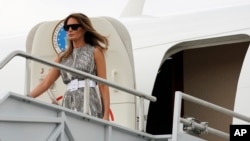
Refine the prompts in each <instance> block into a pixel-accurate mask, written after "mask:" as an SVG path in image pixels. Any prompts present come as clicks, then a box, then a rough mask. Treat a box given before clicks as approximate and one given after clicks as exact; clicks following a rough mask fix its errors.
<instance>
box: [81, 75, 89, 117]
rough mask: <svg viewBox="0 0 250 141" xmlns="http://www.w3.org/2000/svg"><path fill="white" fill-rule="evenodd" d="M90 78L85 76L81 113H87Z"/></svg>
mask: <svg viewBox="0 0 250 141" xmlns="http://www.w3.org/2000/svg"><path fill="white" fill-rule="evenodd" d="M89 81H90V80H89V79H88V78H87V79H85V87H84V102H83V113H84V114H90V113H89V86H90V85H89V83H90V82H89Z"/></svg>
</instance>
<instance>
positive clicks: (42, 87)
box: [28, 58, 60, 98]
mask: <svg viewBox="0 0 250 141" xmlns="http://www.w3.org/2000/svg"><path fill="white" fill-rule="evenodd" d="M55 62H59V58H56V59H55ZM59 76H60V70H59V69H57V68H51V70H50V71H49V73H48V74H47V75H46V77H45V78H44V80H42V81H41V82H40V83H39V84H38V85H37V86H36V87H35V88H34V89H33V90H32V91H31V92H30V94H29V95H28V96H30V97H34V98H35V97H38V96H40V95H41V94H42V93H44V92H45V91H46V90H48V89H49V88H50V86H52V85H53V84H54V82H55V81H56V80H57V78H58V77H59Z"/></svg>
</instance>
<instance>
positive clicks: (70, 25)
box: [29, 13, 110, 120]
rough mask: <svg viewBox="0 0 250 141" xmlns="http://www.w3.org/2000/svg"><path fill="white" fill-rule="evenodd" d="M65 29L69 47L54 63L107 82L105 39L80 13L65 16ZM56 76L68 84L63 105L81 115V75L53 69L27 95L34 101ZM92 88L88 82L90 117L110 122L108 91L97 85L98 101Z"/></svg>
mask: <svg viewBox="0 0 250 141" xmlns="http://www.w3.org/2000/svg"><path fill="white" fill-rule="evenodd" d="M64 30H65V31H66V32H67V36H68V47H67V50H66V51H65V52H62V53H61V54H60V55H59V56H58V57H57V58H56V59H55V62H57V63H61V64H63V65H66V66H69V67H72V68H75V69H78V70H81V71H84V72H87V73H90V74H93V75H97V76H98V77H101V78H104V79H106V63H105V58H104V51H105V50H107V46H108V39H107V38H106V37H105V36H102V35H101V34H99V33H97V32H96V30H95V29H94V28H93V26H92V24H91V21H90V19H89V18H88V17H87V16H86V15H84V14H82V13H73V14H71V15H69V16H68V17H66V18H65V20H64ZM59 76H61V77H62V79H63V82H64V83H65V84H67V90H66V92H65V94H64V99H63V106H64V107H67V108H70V109H73V110H76V111H79V112H83V99H84V97H83V93H84V84H85V82H84V79H85V77H84V76H78V75H75V74H70V73H68V72H65V71H62V70H59V69H57V68H52V69H51V70H50V72H49V73H48V74H47V76H46V77H45V79H44V80H43V81H42V82H41V83H40V84H38V85H37V87H35V88H34V89H33V90H32V91H31V92H30V94H29V96H31V97H34V98H35V97H37V96H39V95H41V94H42V93H44V92H45V91H46V90H48V89H49V88H50V86H51V85H52V84H53V83H54V82H55V81H56V80H57V78H58V77H59ZM74 83H78V84H79V87H75V85H74ZM95 85H96V83H95V82H94V81H90V90H89V91H90V95H89V97H90V99H89V105H90V114H91V115H92V116H95V117H99V118H103V119H105V120H109V108H110V97H109V89H108V87H107V86H106V85H104V84H101V83H100V84H98V86H99V90H100V94H101V102H100V99H99V95H98V93H97V92H96V89H95Z"/></svg>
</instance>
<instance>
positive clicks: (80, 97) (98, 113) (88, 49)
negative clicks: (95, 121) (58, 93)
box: [60, 44, 103, 118]
mask: <svg viewBox="0 0 250 141" xmlns="http://www.w3.org/2000/svg"><path fill="white" fill-rule="evenodd" d="M61 64H63V65H66V66H68V67H71V68H75V69H77V70H80V71H84V72H87V73H90V74H92V75H96V66H95V60H94V47H93V46H91V45H89V44H86V45H85V46H84V47H80V48H74V49H73V53H72V56H69V57H68V58H66V59H63V60H62V61H61ZM60 73H61V77H62V80H63V83H64V84H66V85H67V84H68V83H70V82H71V81H72V80H75V79H78V80H84V79H85V77H84V76H78V75H76V74H71V73H69V72H66V71H63V70H61V71H60ZM89 92H90V93H89V98H90V99H89V112H90V115H92V116H95V117H99V118H102V117H103V112H102V103H101V100H100V96H99V93H97V90H96V88H95V87H90V89H89ZM83 103H84V87H81V88H78V89H77V90H74V91H70V90H66V92H65V93H64V98H63V102H62V106H64V107H66V108H69V109H72V110H75V111H78V112H83V109H84V108H83Z"/></svg>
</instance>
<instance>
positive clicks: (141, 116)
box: [139, 97, 144, 132]
mask: <svg viewBox="0 0 250 141" xmlns="http://www.w3.org/2000/svg"><path fill="white" fill-rule="evenodd" d="M139 104H140V107H139V131H142V132H144V98H142V97H140V103H139Z"/></svg>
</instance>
